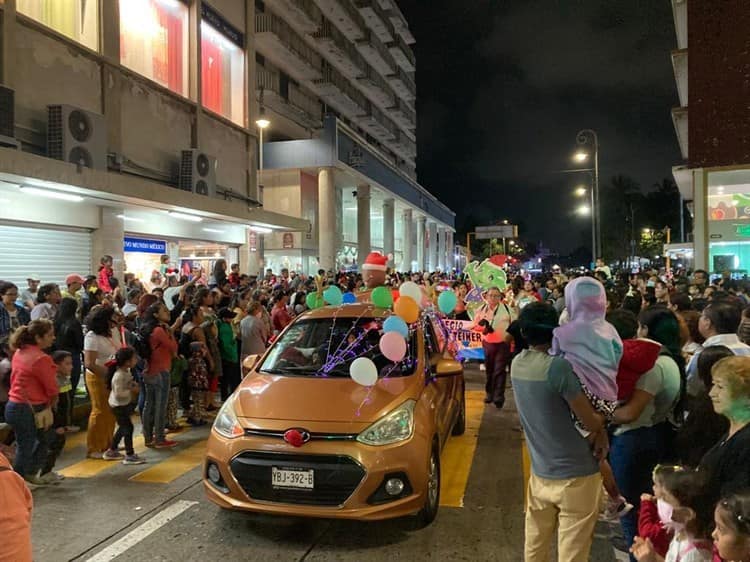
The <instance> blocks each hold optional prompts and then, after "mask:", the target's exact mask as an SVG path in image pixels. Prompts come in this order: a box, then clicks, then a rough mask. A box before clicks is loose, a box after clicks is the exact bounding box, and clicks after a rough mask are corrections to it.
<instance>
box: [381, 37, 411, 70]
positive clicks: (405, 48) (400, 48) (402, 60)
mask: <svg viewBox="0 0 750 562" xmlns="http://www.w3.org/2000/svg"><path fill="white" fill-rule="evenodd" d="M388 52H390V53H391V56H392V57H393V60H395V61H396V63H397V64H398V65H399V66H400V67H401V68H402V69H403V70H405V71H406V72H414V71H415V70H416V69H417V58H416V57H415V56H414V52H413V51H412V50H411V47H409V45H407V44H406V43H404V41H403V40H402V39H401V37H400V36H396V40H395V41H393V42H392V43H390V44H389V45H388Z"/></svg>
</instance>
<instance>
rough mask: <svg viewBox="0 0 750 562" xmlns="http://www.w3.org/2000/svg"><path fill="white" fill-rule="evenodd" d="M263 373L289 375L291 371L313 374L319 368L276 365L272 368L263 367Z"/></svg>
mask: <svg viewBox="0 0 750 562" xmlns="http://www.w3.org/2000/svg"><path fill="white" fill-rule="evenodd" d="M260 372H261V373H268V374H269V375H288V374H290V373H292V374H295V375H298V374H299V375H304V374H313V373H317V372H318V369H315V368H310V367H302V366H297V367H275V368H272V369H261V370H260Z"/></svg>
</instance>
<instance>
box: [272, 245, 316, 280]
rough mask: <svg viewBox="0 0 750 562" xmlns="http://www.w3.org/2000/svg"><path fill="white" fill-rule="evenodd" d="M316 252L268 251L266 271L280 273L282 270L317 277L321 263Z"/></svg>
mask: <svg viewBox="0 0 750 562" xmlns="http://www.w3.org/2000/svg"><path fill="white" fill-rule="evenodd" d="M314 253H315V252H314V251H310V250H266V251H265V255H264V259H265V269H271V270H272V271H273V272H274V273H277V274H278V273H280V272H281V270H282V269H288V270H289V271H297V272H301V273H304V274H306V275H316V274H317V273H318V270H319V269H320V262H319V261H318V258H317V256H316V255H313V254H314Z"/></svg>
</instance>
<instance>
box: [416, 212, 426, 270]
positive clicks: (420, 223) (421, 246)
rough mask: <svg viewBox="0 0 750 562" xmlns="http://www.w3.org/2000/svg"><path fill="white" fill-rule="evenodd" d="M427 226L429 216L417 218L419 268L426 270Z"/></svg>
mask: <svg viewBox="0 0 750 562" xmlns="http://www.w3.org/2000/svg"><path fill="white" fill-rule="evenodd" d="M426 228H427V217H424V216H422V217H419V218H418V219H417V270H418V271H424V270H425V269H426V261H425V254H426V252H425V234H426V231H425V229H426Z"/></svg>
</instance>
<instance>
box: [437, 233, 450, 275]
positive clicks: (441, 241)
mask: <svg viewBox="0 0 750 562" xmlns="http://www.w3.org/2000/svg"><path fill="white" fill-rule="evenodd" d="M446 234H447V230H446V228H445V227H444V226H441V227H440V228H438V269H440V271H445V270H446V269H448V268H446V267H445V263H446V257H445V236H446Z"/></svg>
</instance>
